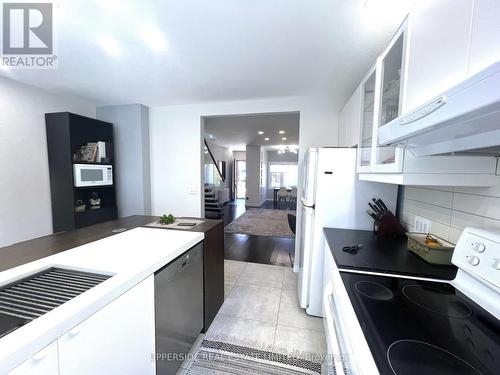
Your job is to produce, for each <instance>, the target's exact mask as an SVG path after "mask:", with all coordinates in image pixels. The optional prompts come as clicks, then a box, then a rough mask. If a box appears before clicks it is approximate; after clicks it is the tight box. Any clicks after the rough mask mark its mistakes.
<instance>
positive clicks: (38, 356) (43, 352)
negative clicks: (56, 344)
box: [31, 347, 49, 362]
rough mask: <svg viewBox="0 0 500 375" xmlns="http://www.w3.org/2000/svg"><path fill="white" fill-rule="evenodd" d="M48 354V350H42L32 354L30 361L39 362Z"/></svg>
mask: <svg viewBox="0 0 500 375" xmlns="http://www.w3.org/2000/svg"><path fill="white" fill-rule="evenodd" d="M48 352H49V348H47V347H45V348H43V349H42V350H40V351H39V352H38V353H35V354H33V356H32V357H31V359H32V360H33V361H35V362H38V361H41V360H42V359H44V358H45V357H47V354H48Z"/></svg>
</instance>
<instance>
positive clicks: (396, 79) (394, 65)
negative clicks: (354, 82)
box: [372, 22, 406, 173]
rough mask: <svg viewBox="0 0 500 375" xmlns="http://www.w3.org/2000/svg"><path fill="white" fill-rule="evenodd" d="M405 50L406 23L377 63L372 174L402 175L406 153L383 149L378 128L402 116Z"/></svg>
mask: <svg viewBox="0 0 500 375" xmlns="http://www.w3.org/2000/svg"><path fill="white" fill-rule="evenodd" d="M405 47H406V22H405V23H403V25H402V26H401V28H400V29H399V31H398V33H397V34H396V35H395V36H394V38H393V39H392V41H391V43H390V44H389V46H388V47H387V48H386V50H385V51H384V53H383V54H382V55H381V56H380V57H379V58H378V60H377V83H376V91H377V95H375V118H376V121H375V124H374V129H373V130H374V131H373V137H374V139H375V142H376V143H375V142H374V143H375V145H376V147H375V148H374V154H372V158H374V163H373V165H372V171H373V172H388V173H391V172H394V173H397V172H401V171H402V166H403V154H404V152H403V151H404V150H403V149H402V148H398V147H392V146H380V144H379V142H378V128H380V127H381V126H384V125H385V124H387V123H388V122H390V121H392V120H394V119H395V118H397V117H398V116H399V115H400V114H401V108H402V99H403V95H402V93H403V83H404V67H405Z"/></svg>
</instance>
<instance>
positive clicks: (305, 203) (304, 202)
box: [300, 198, 316, 210]
mask: <svg viewBox="0 0 500 375" xmlns="http://www.w3.org/2000/svg"><path fill="white" fill-rule="evenodd" d="M300 201H301V202H302V205H303V206H304V207H307V208H312V209H313V210H314V208H315V207H316V205H315V204H314V203H313V204H307V201H306V200H305V199H304V198H301V199H300Z"/></svg>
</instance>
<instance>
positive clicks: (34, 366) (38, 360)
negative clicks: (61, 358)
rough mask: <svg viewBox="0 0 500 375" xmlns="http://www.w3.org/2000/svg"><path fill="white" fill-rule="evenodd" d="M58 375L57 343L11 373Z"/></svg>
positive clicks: (13, 374)
mask: <svg viewBox="0 0 500 375" xmlns="http://www.w3.org/2000/svg"><path fill="white" fill-rule="evenodd" d="M39 374H43V375H58V374H59V363H58V358H57V341H54V342H53V343H51V344H49V345H47V346H46V347H45V348H43V349H42V350H40V351H39V352H38V353H35V354H34V355H33V356H32V357H31V358H29V359H27V360H26V361H24V362H23V363H21V364H20V365H19V366H17V367H16V368H15V369H13V370H12V371H11V372H9V375H39Z"/></svg>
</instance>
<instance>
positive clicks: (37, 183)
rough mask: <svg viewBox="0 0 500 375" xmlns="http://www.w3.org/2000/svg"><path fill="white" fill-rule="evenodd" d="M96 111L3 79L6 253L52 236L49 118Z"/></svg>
mask: <svg viewBox="0 0 500 375" xmlns="http://www.w3.org/2000/svg"><path fill="white" fill-rule="evenodd" d="M95 108H96V106H95V103H90V102H88V101H84V100H81V99H78V98H72V97H70V96H68V95H64V96H58V95H54V94H51V93H49V92H47V91H44V90H41V89H38V88H35V87H32V86H28V85H24V84H21V83H18V82H16V81H13V80H10V79H7V78H4V77H0V163H1V164H0V247H1V246H6V245H9V244H12V243H15V242H19V241H24V240H28V239H31V238H35V237H40V236H44V235H47V234H51V233H52V209H51V198H50V184H49V165H48V160H47V137H46V132H45V117H44V114H45V113H48V112H64V111H69V112H74V113H78V114H81V115H84V116H89V117H95Z"/></svg>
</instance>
